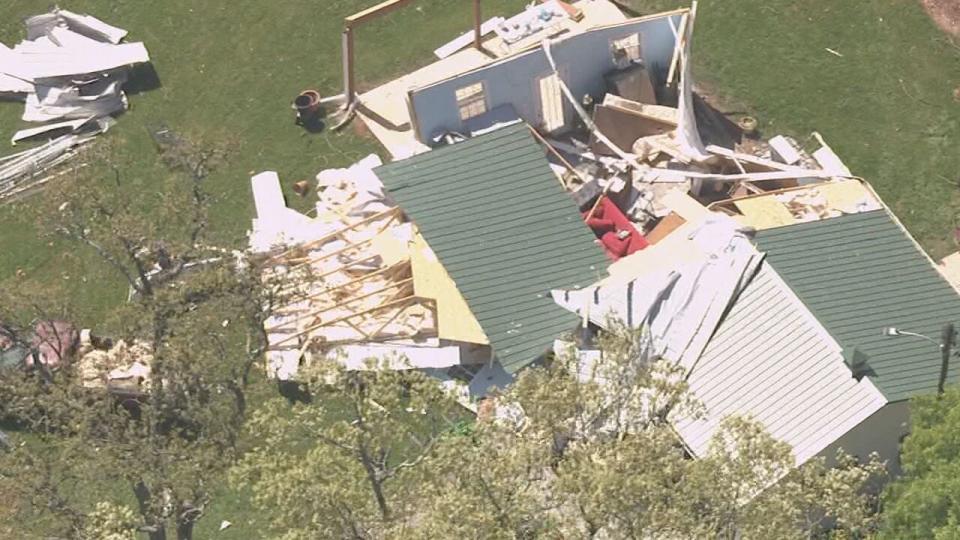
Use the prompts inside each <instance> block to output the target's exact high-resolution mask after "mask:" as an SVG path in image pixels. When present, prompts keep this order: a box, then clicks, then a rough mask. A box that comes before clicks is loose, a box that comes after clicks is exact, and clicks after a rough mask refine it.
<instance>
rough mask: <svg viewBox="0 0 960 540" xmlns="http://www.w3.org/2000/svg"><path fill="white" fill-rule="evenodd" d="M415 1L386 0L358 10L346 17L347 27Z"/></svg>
mask: <svg viewBox="0 0 960 540" xmlns="http://www.w3.org/2000/svg"><path fill="white" fill-rule="evenodd" d="M411 2H413V0H386V1H385V2H380V3H379V4H377V5H375V6H371V7H368V8H367V9H365V10H363V11H358V12H356V13H354V14H353V15H350V16H348V17H347V18H345V19H344V24H345V25H346V27H347V28H353V27H354V26H356V25H358V24H362V23H365V22H368V21H371V20H373V19H376V18H377V17H382V16H384V15H386V14H387V13H390V12H391V11H394V10H397V9H400V8H402V7H403V6H405V5H407V4H409V3H411Z"/></svg>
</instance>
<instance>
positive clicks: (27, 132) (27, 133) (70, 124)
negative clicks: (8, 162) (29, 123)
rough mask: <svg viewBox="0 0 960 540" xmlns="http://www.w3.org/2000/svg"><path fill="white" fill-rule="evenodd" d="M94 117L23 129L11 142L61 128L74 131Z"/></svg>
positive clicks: (14, 143)
mask: <svg viewBox="0 0 960 540" xmlns="http://www.w3.org/2000/svg"><path fill="white" fill-rule="evenodd" d="M93 119H94V117H93V116H88V117H87V118H80V119H77V120H67V121H66V122H57V123H55V124H47V125H44V126H40V127H35V128H29V129H21V130H20V131H18V132H16V133H14V134H13V137H12V138H11V139H10V144H12V145H16V144H17V143H18V142H20V141H23V140H26V139H29V138H31V137H36V136H37V135H42V134H44V133H49V132H51V131H57V130H60V129H67V128H69V129H70V130H71V131H73V130H76V129H77V128H79V127H80V126H82V125H84V124H86V123H87V122H89V121H90V120H93Z"/></svg>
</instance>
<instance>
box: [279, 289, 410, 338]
mask: <svg viewBox="0 0 960 540" xmlns="http://www.w3.org/2000/svg"><path fill="white" fill-rule="evenodd" d="M411 283H413V278H407V279H404V280H403V281H398V282H396V283H393V284H392V285H389V286H387V287H383V288H381V289H377V290H375V291H373V292H371V293H367V294H365V295H363V296H357V297H354V298H350V299H348V300H346V301H344V302H341V303H339V304H335V305H332V306H330V307H326V308H323V309H321V310H319V311H311V312H310V313H307V314H306V315H301V316H299V317H297V318H296V319H293V320H289V321H283V322H282V323H279V324H275V325H273V326H271V327H269V328H265V330H266V331H267V332H270V331H272V330H276V329H277V328H280V327H283V326H286V325H288V324H293V323H298V322H300V321H302V320H304V319H309V318H310V317H316V316H318V315H320V314H321V313H326V312H328V311H330V310H331V309H337V308H339V307H344V306H347V305H349V304H352V303H354V302H357V301H359V300H363V299H365V298H369V297H371V296H375V295H377V294H382V293H385V292H387V291H389V290H390V289H395V288H397V287H404V286H406V285H409V284H411Z"/></svg>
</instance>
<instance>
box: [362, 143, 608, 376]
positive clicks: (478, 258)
mask: <svg viewBox="0 0 960 540" xmlns="http://www.w3.org/2000/svg"><path fill="white" fill-rule="evenodd" d="M374 172H375V173H376V175H377V176H378V177H379V178H380V179H381V180H382V181H383V183H384V185H385V186H386V188H387V190H388V191H389V192H390V194H391V195H392V196H393V197H394V199H395V200H396V201H397V202H398V203H399V204H400V206H401V207H402V208H403V210H404V212H405V213H406V214H407V215H408V216H409V217H410V218H411V219H412V220H413V221H414V222H415V223H416V224H417V226H418V227H419V228H420V232H421V233H422V234H423V236H424V238H426V240H427V243H429V244H430V247H431V248H432V249H433V251H434V252H436V254H437V257H438V258H439V259H440V261H441V262H442V263H443V265H444V267H446V269H447V272H449V274H450V277H452V278H453V280H454V282H455V283H456V284H457V287H458V288H459V289H460V292H461V293H462V294H463V296H464V298H465V299H466V301H467V304H469V306H470V309H471V310H472V311H473V314H474V315H475V316H476V317H477V321H478V322H479V323H480V326H481V327H482V328H483V331H484V332H485V333H486V334H487V337H488V338H490V343H491V345H492V346H493V350H494V354H495V355H496V357H497V359H498V360H499V361H500V363H501V364H502V365H503V367H504V369H506V370H507V371H508V372H510V373H515V372H516V371H518V370H519V369H521V368H523V367H524V366H526V365H528V364H530V363H531V362H533V361H534V360H536V359H537V358H538V357H540V356H541V355H542V354H543V353H544V351H545V350H547V348H549V347H550V345H551V344H552V342H553V340H554V339H556V338H557V337H558V336H559V335H560V334H562V333H563V332H567V331H570V330H572V329H573V328H574V327H575V326H576V322H577V316H576V315H575V314H573V313H570V312H569V311H567V310H565V309H563V308H561V307H559V306H557V305H556V304H554V302H553V300H552V299H551V297H550V290H551V289H556V288H564V289H569V288H576V287H582V286H587V285H590V284H591V283H593V282H594V281H596V280H597V279H598V278H600V277H602V274H605V273H606V268H607V265H608V263H607V260H606V258H605V256H604V254H603V252H602V250H601V249H600V247H599V246H598V245H596V243H595V242H594V236H593V233H592V232H591V231H590V230H589V229H588V228H587V226H586V225H585V224H584V223H583V220H582V218H581V216H580V213H579V211H578V209H577V207H576V204H575V203H574V202H573V200H572V199H571V197H570V195H569V194H567V192H566V191H564V189H563V188H562V187H561V186H560V184H559V182H557V177H556V175H555V174H554V173H553V171H552V170H551V169H550V166H549V164H548V163H547V160H546V158H545V157H544V151H543V149H542V148H541V147H540V146H539V145H538V144H537V142H536V141H535V140H534V139H533V136H532V135H531V134H530V132H529V129H528V128H527V126H526V125H525V124H518V125H515V126H509V127H505V128H502V129H499V130H497V131H494V132H492V133H488V134H486V135H482V136H479V137H474V138H472V139H470V140H467V141H464V142H461V143H457V144H454V145H452V146H446V147H442V148H438V149H436V150H433V151H430V152H426V153H424V154H420V155H417V156H414V157H412V158H409V159H405V160H402V161H397V162H394V163H390V164H387V165H384V166H382V167H379V168H377V169H375V171H374Z"/></svg>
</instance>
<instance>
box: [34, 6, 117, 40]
mask: <svg viewBox="0 0 960 540" xmlns="http://www.w3.org/2000/svg"><path fill="white" fill-rule="evenodd" d="M25 24H26V27H27V39H29V40H34V39H37V38H38V37H41V36H43V35H45V34H46V33H47V32H49V31H50V30H52V29H53V28H55V27H57V26H59V25H61V24H65V25H66V26H67V27H68V28H69V29H70V30H73V31H74V32H76V33H78V34H81V35H84V36H86V37H88V38H91V39H95V40H97V41H99V42H101V43H113V44H117V43H120V40H122V39H123V38H124V37H126V35H127V31H126V30H124V29H123V28H117V27H116V26H112V25H109V24H107V23H105V22H103V21H101V20H100V19H98V18H96V17H93V16H91V15H80V14H78V13H74V12H72V11H67V10H65V9H54V10H53V11H52V12H50V13H44V14H43V15H36V16H33V17H30V18H28V19H27V20H26V21H25Z"/></svg>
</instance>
